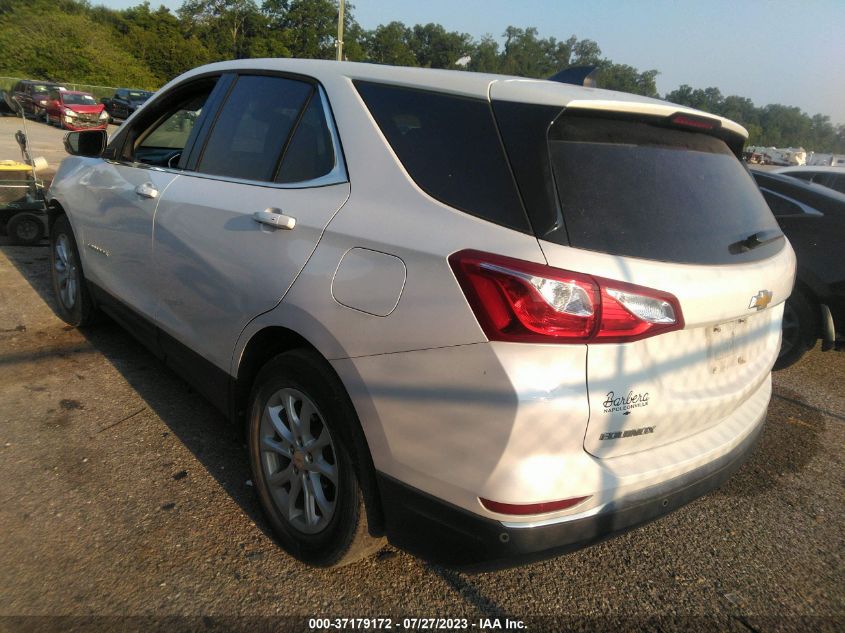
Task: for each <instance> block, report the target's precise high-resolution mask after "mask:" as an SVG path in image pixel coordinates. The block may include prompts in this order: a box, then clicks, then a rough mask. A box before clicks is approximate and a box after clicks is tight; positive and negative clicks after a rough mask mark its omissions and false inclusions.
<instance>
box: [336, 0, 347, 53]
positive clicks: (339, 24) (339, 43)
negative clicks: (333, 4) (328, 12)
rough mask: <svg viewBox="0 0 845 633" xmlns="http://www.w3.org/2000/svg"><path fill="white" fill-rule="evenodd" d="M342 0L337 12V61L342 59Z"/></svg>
mask: <svg viewBox="0 0 845 633" xmlns="http://www.w3.org/2000/svg"><path fill="white" fill-rule="evenodd" d="M344 4H345V2H344V0H340V9H339V10H338V12H337V61H339V62H342V61H343V5H344Z"/></svg>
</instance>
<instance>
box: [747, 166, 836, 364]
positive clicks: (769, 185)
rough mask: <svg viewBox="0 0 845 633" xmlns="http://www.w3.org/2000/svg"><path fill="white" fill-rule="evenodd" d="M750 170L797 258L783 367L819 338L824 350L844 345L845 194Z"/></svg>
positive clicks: (781, 359) (788, 305)
mask: <svg viewBox="0 0 845 633" xmlns="http://www.w3.org/2000/svg"><path fill="white" fill-rule="evenodd" d="M799 169H800V168H799ZM751 173H752V175H753V176H754V179H755V180H756V181H757V185H758V186H759V187H760V190H761V191H762V192H763V197H764V198H765V199H766V202H768V203H769V208H771V210H772V213H774V215H775V217H776V218H777V221H778V224H780V227H781V229H782V230H783V232H784V233H785V234H786V236H787V237H788V238H789V241H790V242H791V243H792V247H793V248H794V249H795V254H796V255H797V257H798V273H797V276H796V281H795V289H794V290H793V291H792V295H791V296H790V297H789V299H788V300H787V302H786V307H785V309H784V314H783V343H782V345H781V351H780V356H779V357H778V360H777V363H776V364H775V368H776V369H782V368H784V367H788V366H789V365H792V364H793V363H795V362H796V361H798V359H800V358H801V356H803V355H804V353H805V352H806V351H807V350H809V349H810V348H812V347H813V345H815V343H816V340H817V339H819V338H821V339H822V341H823V344H822V349H823V350H829V349H833V348H836V347H839V348H841V347H842V341H843V334H845V257H842V238H843V236H845V195H843V194H841V193H839V192H837V191H834V190H832V189H829V188H827V187H823V186H821V185H818V184H813V183H805V182H802V181H801V180H799V179H798V178H794V177H789V176H786V175H781V174H775V173H772V172H762V171H756V170H751ZM801 173H803V172H801ZM792 175H793V174H790V176H792ZM837 333H838V337H837Z"/></svg>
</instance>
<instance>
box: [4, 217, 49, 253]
mask: <svg viewBox="0 0 845 633" xmlns="http://www.w3.org/2000/svg"><path fill="white" fill-rule="evenodd" d="M6 234H7V235H8V236H9V238H11V239H12V240H13V241H14V243H15V244H24V245H28V246H30V245H33V244H38V242H40V241H41V238H43V237H44V223H43V222H42V221H41V218H39V217H38V216H37V215H34V214H32V213H18V214H17V215H16V216H14V217H13V218H12V219H11V220H9V223H8V224H7V225H6Z"/></svg>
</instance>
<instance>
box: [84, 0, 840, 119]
mask: <svg viewBox="0 0 845 633" xmlns="http://www.w3.org/2000/svg"><path fill="white" fill-rule="evenodd" d="M257 2H258V4H260V3H261V2H260V0H257ZM91 3H92V4H104V5H106V6H109V7H112V8H125V7H128V6H132V5H135V4H140V0H92V2H91ZM150 4H151V5H152V6H153V7H157V6H158V5H159V4H163V5H165V6H167V7H169V8H171V9H173V10H174V11H175V9H177V8H178V7H179V6H180V5H181V4H182V2H181V0H150ZM352 4H353V5H354V9H353V15H354V16H355V18H356V19H357V20H358V23H359V24H361V26H362V27H364V28H366V29H371V28H374V27H376V26H378V25H379V24H386V23H388V22H392V21H394V20H397V21H400V22H404V23H405V24H407V25H413V24H418V23H419V24H426V23H428V22H435V23H439V24H442V25H443V26H444V27H445V28H446V29H447V30H449V31H460V32H463V33H469V34H470V35H472V36H473V37H475V38H476V39H478V38H480V37H481V36H483V35H485V34H488V33H489V34H491V35H493V36H494V37H497V38H499V40H500V41H502V39H501V35H502V33H503V32H504V30H505V28H506V27H508V26H517V27H530V26H535V27H537V29H538V31H539V35H540V36H541V37H555V38H557V39H561V40H565V39H567V38H568V37H569V36H570V35H575V36H576V37H577V38H578V39H591V40H595V41H596V42H597V43H598V45H599V46H600V47H601V50H602V53H603V55H604V56H605V57H608V58H610V59H612V60H613V61H614V62H616V63H622V64H629V65H631V66H634V67H636V68H638V69H639V70H640V71H643V70H650V69H656V70H658V71H660V75H658V77H657V89H658V92H660V94H661V95H665V94H666V93H667V92H669V91H671V90H674V89H675V88H677V87H678V86H680V85H681V84H689V85H690V86H692V87H693V88H707V87H709V86H716V87H717V88H719V89H720V90H721V91H722V94H724V95H726V96H727V95H731V94H736V95H740V96H743V97H748V98H750V99H751V100H752V101H754V103H755V105H758V106H762V105H766V104H768V103H781V104H784V105H791V106H798V107H800V108H801V109H802V110H804V111H805V112H807V113H808V114H811V115H812V114H817V113H821V114H826V115H828V116H830V118H831V120H832V121H833V122H834V123H844V124H845V0H415V1H412V0H357V1H355V0H353V1H352Z"/></svg>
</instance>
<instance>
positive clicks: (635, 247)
mask: <svg viewBox="0 0 845 633" xmlns="http://www.w3.org/2000/svg"><path fill="white" fill-rule="evenodd" d="M548 145H549V156H550V159H551V166H552V172H553V174H554V180H555V186H556V189H557V193H558V198H559V202H560V213H561V216H562V217H561V218H560V220H561V221H562V222H561V224H562V225H565V231H555V232H552V233H550V234H549V235H541V236H540V237H542V238H543V239H551V240H552V241H558V242H560V243H565V241H566V239H567V234H568V242H569V244H570V245H571V246H574V247H576V248H584V249H589V250H595V251H601V252H605V253H612V254H614V255H624V256H629V257H640V258H644V259H656V260H662V261H671V262H679V263H695V264H728V263H739V262H743V261H754V260H759V259H763V258H766V257H769V256H771V255H773V254H774V253H776V252H777V251H779V250H780V249H781V248H783V245H784V240H783V239H778V240H776V241H774V242H770V243H768V244H764V245H762V246H758V247H757V248H755V249H753V250H747V249H743V248H737V244H738V243H739V242H740V241H742V240H745V239H746V238H748V237H749V236H751V235H752V234H754V233H758V232H761V231H778V225H777V222H776V221H775V219H774V217H773V216H772V213H771V211H770V210H769V208H768V206H767V205H766V202H765V200H764V199H763V196H762V195H761V194H760V191H759V190H758V189H757V186H756V185H755V184H754V180H753V179H752V178H751V176H750V175H749V174H748V173H747V171H746V170H745V169H744V168H743V167H742V164H741V163H740V161H739V160H738V159H737V158H736V156H734V155H733V154H732V153H731V151H730V149H728V147H727V145H725V143H724V142H723V141H722V140H720V139H717V138H714V137H711V136H708V135H705V134H701V133H696V132H687V131H683V130H678V129H671V128H666V127H663V126H661V125H652V124H650V123H645V122H639V121H623V120H613V119H601V118H587V117H582V116H572V115H570V116H567V115H565V114H562V115H561V116H559V117H557V119H556V120H555V121H554V123H553V124H552V126H551V127H550V128H549V134H548ZM561 228H563V227H561Z"/></svg>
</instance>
